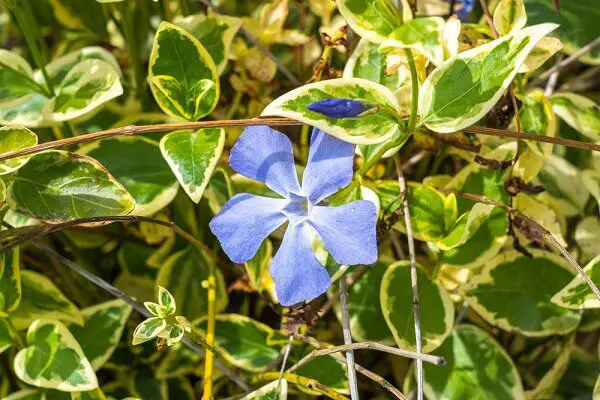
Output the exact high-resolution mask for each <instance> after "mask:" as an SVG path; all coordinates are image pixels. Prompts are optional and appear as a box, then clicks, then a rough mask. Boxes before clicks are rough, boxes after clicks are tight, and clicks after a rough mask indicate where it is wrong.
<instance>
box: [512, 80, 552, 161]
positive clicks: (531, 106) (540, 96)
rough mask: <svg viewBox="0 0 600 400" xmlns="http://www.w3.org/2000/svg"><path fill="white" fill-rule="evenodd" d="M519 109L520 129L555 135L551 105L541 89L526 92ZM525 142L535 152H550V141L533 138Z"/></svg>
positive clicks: (550, 135) (545, 153)
mask: <svg viewBox="0 0 600 400" xmlns="http://www.w3.org/2000/svg"><path fill="white" fill-rule="evenodd" d="M521 99H522V102H523V103H522V105H521V108H520V109H519V122H520V123H521V131H522V132H526V133H533V134H536V135H541V136H548V137H554V136H556V116H555V115H554V111H553V110H552V105H551V104H550V101H549V100H548V98H547V97H546V96H545V95H544V92H543V91H541V90H534V91H531V92H529V93H526V94H525V95H524V96H523V97H522V98H521ZM525 143H526V144H527V145H528V146H529V147H530V148H531V150H533V151H534V152H535V153H536V154H539V155H543V156H547V155H550V154H552V147H553V146H552V144H551V143H541V142H538V141H534V140H525Z"/></svg>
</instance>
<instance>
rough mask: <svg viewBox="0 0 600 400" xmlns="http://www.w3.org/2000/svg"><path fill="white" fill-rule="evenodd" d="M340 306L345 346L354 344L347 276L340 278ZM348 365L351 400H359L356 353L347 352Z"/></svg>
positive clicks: (349, 350)
mask: <svg viewBox="0 0 600 400" xmlns="http://www.w3.org/2000/svg"><path fill="white" fill-rule="evenodd" d="M340 304H341V308H342V332H343V335H344V344H345V345H349V344H352V333H351V332H350V316H349V314H348V288H347V283H346V274H343V275H342V276H341V278H340ZM346 364H347V367H348V380H349V383H350V398H351V399H352V400H359V399H360V397H359V395H358V383H357V381H356V367H355V366H354V351H353V350H351V349H348V350H346Z"/></svg>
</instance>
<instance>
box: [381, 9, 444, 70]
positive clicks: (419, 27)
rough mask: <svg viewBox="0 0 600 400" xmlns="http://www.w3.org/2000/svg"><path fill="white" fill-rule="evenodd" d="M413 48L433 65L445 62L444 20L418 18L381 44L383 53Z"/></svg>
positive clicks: (439, 18) (401, 27)
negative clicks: (396, 49) (395, 49)
mask: <svg viewBox="0 0 600 400" xmlns="http://www.w3.org/2000/svg"><path fill="white" fill-rule="evenodd" d="M394 48H411V49H415V50H417V51H418V52H420V53H421V54H423V55H424V56H425V57H427V59H428V60H429V61H431V62H432V63H433V65H440V64H441V63H442V62H443V61H444V19H443V18H441V17H426V18H417V19H413V20H412V21H410V22H408V23H406V24H404V25H402V26H400V27H398V28H396V29H395V30H394V31H393V32H392V33H391V34H390V35H389V36H388V38H387V39H386V40H384V42H383V43H382V44H381V47H380V50H381V51H389V50H391V49H394Z"/></svg>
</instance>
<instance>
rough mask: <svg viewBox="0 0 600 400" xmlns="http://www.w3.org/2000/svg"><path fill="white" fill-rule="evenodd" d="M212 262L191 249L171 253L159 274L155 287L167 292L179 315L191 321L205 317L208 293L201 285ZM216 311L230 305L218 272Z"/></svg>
mask: <svg viewBox="0 0 600 400" xmlns="http://www.w3.org/2000/svg"><path fill="white" fill-rule="evenodd" d="M214 262H215V260H214V259H212V258H210V256H209V255H207V254H205V253H200V251H199V250H197V249H196V248H194V247H187V248H186V249H184V250H180V251H178V252H176V253H173V254H172V255H171V256H169V258H167V260H166V261H164V263H163V265H162V266H161V268H160V271H159V272H158V276H157V278H156V284H157V285H159V286H162V287H164V288H166V289H167V290H168V291H169V292H171V293H172V294H173V297H175V302H176V304H177V308H178V310H179V314H181V315H185V317H186V318H188V319H190V320H194V319H197V318H200V317H202V316H204V315H206V312H207V310H208V292H207V289H206V288H205V287H204V286H203V285H202V281H205V280H206V279H208V275H209V263H214ZM215 275H216V279H217V310H218V311H219V312H220V311H223V310H224V309H225V307H227V303H228V301H229V299H228V296H227V291H226V288H225V281H224V279H223V275H222V274H221V271H219V270H217V271H216V274H215Z"/></svg>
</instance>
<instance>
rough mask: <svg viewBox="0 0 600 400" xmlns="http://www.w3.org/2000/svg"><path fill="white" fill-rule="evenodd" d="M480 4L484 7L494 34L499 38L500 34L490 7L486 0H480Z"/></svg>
mask: <svg viewBox="0 0 600 400" xmlns="http://www.w3.org/2000/svg"><path fill="white" fill-rule="evenodd" d="M479 4H481V8H482V9H483V16H484V17H485V19H486V20H487V23H488V25H489V26H490V29H491V31H492V35H493V36H494V37H495V38H497V37H499V36H500V35H499V34H498V31H497V30H496V27H495V26H494V19H493V18H492V14H491V13H490V9H489V8H488V5H487V2H486V0H479Z"/></svg>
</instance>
